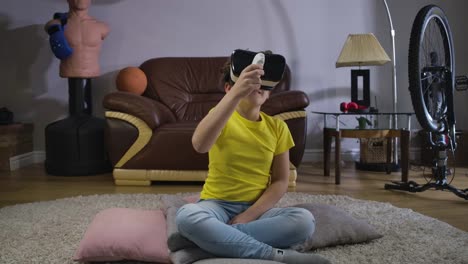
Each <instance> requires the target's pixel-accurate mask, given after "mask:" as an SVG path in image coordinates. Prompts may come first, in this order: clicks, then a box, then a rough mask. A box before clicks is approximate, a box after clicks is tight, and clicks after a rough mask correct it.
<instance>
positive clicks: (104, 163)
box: [45, 78, 112, 176]
mask: <svg viewBox="0 0 468 264" xmlns="http://www.w3.org/2000/svg"><path fill="white" fill-rule="evenodd" d="M68 91H69V112H70V116H69V117H67V118H65V119H62V120H59V121H56V122H53V123H51V124H49V125H48V126H47V127H46V128H45V138H46V161H45V168H46V171H47V173H48V174H51V175H57V176H78V175H92V174H101V173H106V172H110V171H111V170H112V167H111V165H110V162H109V160H108V157H107V153H106V148H105V144H104V127H105V120H103V119H100V118H97V117H94V116H92V100H91V80H90V79H83V78H69V79H68Z"/></svg>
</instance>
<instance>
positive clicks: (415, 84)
mask: <svg viewBox="0 0 468 264" xmlns="http://www.w3.org/2000/svg"><path fill="white" fill-rule="evenodd" d="M431 19H434V21H435V23H436V24H437V26H438V28H439V30H440V37H441V38H442V41H443V42H444V43H443V49H444V53H445V54H444V58H445V59H446V61H445V64H446V66H447V67H448V68H449V70H450V71H451V72H452V74H451V75H452V82H451V83H452V85H451V87H449V89H451V90H452V94H453V89H454V88H453V86H454V85H453V84H454V83H455V58H454V48H453V39H452V32H451V30H450V26H449V24H448V19H447V17H446V15H445V13H444V11H443V10H442V9H441V8H440V7H438V6H436V5H428V6H425V7H423V8H422V9H421V10H420V11H419V12H418V14H417V15H416V18H415V20H414V22H413V26H412V29H411V36H410V45H409V52H408V79H409V91H410V94H411V101H412V103H413V108H414V111H415V114H416V118H417V120H418V122H419V124H420V125H421V126H422V127H423V128H424V129H425V130H426V131H431V132H443V131H445V130H446V129H448V128H446V127H445V123H444V122H443V120H441V118H439V119H437V118H434V117H433V116H432V115H431V113H430V112H429V109H428V106H427V104H426V101H425V99H424V88H425V87H423V86H424V85H423V82H422V78H421V74H422V69H423V68H422V67H423V65H421V60H420V55H421V49H422V48H423V47H422V45H423V41H424V36H425V31H426V29H427V25H428V24H429V22H430V21H431ZM447 59H448V61H447ZM433 100H435V99H433ZM444 101H445V100H444ZM442 108H443V110H442V112H443V114H444V115H445V114H446V113H447V104H445V106H443V107H442Z"/></svg>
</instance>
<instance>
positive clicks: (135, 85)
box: [115, 67, 148, 95]
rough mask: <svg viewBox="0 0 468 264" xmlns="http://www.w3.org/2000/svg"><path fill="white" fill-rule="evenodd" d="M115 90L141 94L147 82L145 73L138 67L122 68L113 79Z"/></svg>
mask: <svg viewBox="0 0 468 264" xmlns="http://www.w3.org/2000/svg"><path fill="white" fill-rule="evenodd" d="M115 84H116V86H117V90H119V91H123V92H130V93H134V94H138V95H141V94H142V93H143V92H144V91H145V89H146V85H147V84H148V80H147V79H146V75H145V73H144V72H143V71H142V70H141V69H140V68H138V67H126V68H124V69H122V70H121V71H120V72H119V74H118V75H117V78H116V80H115Z"/></svg>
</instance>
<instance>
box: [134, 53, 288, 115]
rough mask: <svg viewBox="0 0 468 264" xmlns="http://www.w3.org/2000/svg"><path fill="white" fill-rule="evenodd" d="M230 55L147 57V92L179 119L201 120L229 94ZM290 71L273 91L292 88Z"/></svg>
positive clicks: (145, 68) (144, 69) (145, 94)
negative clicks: (227, 65)
mask: <svg viewBox="0 0 468 264" xmlns="http://www.w3.org/2000/svg"><path fill="white" fill-rule="evenodd" d="M228 59H229V58H228V57H168V58H155V59H150V60H147V61H145V62H144V63H143V64H142V65H141V66H140V68H141V69H142V70H143V72H144V73H145V74H146V76H147V78H148V86H147V88H146V90H145V92H144V94H143V96H147V97H149V98H152V99H154V100H157V101H160V102H161V103H163V104H164V105H166V106H167V107H168V108H169V109H171V111H172V112H173V113H174V115H175V116H176V117H177V119H178V121H200V120H201V119H202V118H203V117H204V116H205V115H206V114H207V113H208V111H209V110H210V109H211V108H213V107H214V106H215V105H216V104H217V103H218V102H219V101H220V100H221V98H223V96H224V95H225V92H224V81H223V74H222V68H223V66H224V64H225V63H226V62H227V61H228ZM289 85H290V71H289V68H287V70H286V72H285V74H284V77H283V80H282V81H281V82H280V83H279V84H278V85H277V86H276V87H275V89H274V90H273V91H272V93H276V92H279V91H287V90H289Z"/></svg>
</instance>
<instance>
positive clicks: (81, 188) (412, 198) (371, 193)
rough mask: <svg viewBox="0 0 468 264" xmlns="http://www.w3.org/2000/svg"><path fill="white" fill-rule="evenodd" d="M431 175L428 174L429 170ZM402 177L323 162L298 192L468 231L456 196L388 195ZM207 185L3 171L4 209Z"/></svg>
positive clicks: (460, 182)
mask: <svg viewBox="0 0 468 264" xmlns="http://www.w3.org/2000/svg"><path fill="white" fill-rule="evenodd" d="M426 173H428V169H426ZM409 178H410V180H414V181H416V182H418V183H424V182H425V180H424V178H423V170H422V168H420V167H414V166H412V167H411V169H410V177H409ZM399 179H400V173H393V174H391V175H387V174H385V173H378V172H377V173H375V172H373V173H369V172H363V171H356V170H354V169H353V168H345V169H344V170H343V171H342V180H341V185H335V184H334V176H333V175H332V176H330V177H324V176H323V170H322V168H321V164H320V163H303V164H302V165H301V167H300V168H299V176H298V184H297V187H296V191H297V192H306V193H311V194H336V195H348V196H351V197H354V198H358V199H365V200H374V201H380V202H389V203H391V204H393V205H395V206H397V207H402V208H411V209H413V210H414V211H417V212H419V213H422V214H425V215H428V216H431V217H434V218H437V219H439V220H442V221H444V222H447V223H449V224H450V225H452V226H455V227H457V228H460V229H462V230H464V231H468V201H467V200H464V199H462V198H459V197H457V196H455V195H454V194H452V193H450V192H445V191H435V190H428V191H425V192H422V193H416V194H415V193H406V192H398V191H388V190H385V189H384V184H385V183H387V182H389V181H392V180H399ZM452 185H454V186H455V187H457V188H460V189H466V188H468V169H466V168H457V169H456V177H455V179H454V181H453V182H452ZM201 187H202V185H201V183H162V182H158V183H154V184H153V185H152V186H149V187H127V186H115V185H114V184H113V180H112V176H111V174H103V175H96V176H81V177H58V176H49V175H47V174H46V173H45V171H44V168H43V166H42V165H41V164H36V165H32V166H29V167H25V168H22V169H19V170H16V171H13V172H0V207H3V206H7V205H13V204H17V203H27V202H35V201H46V200H54V199H59V198H64V197H72V196H78V195H92V194H110V193H178V192H198V191H200V190H201Z"/></svg>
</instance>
